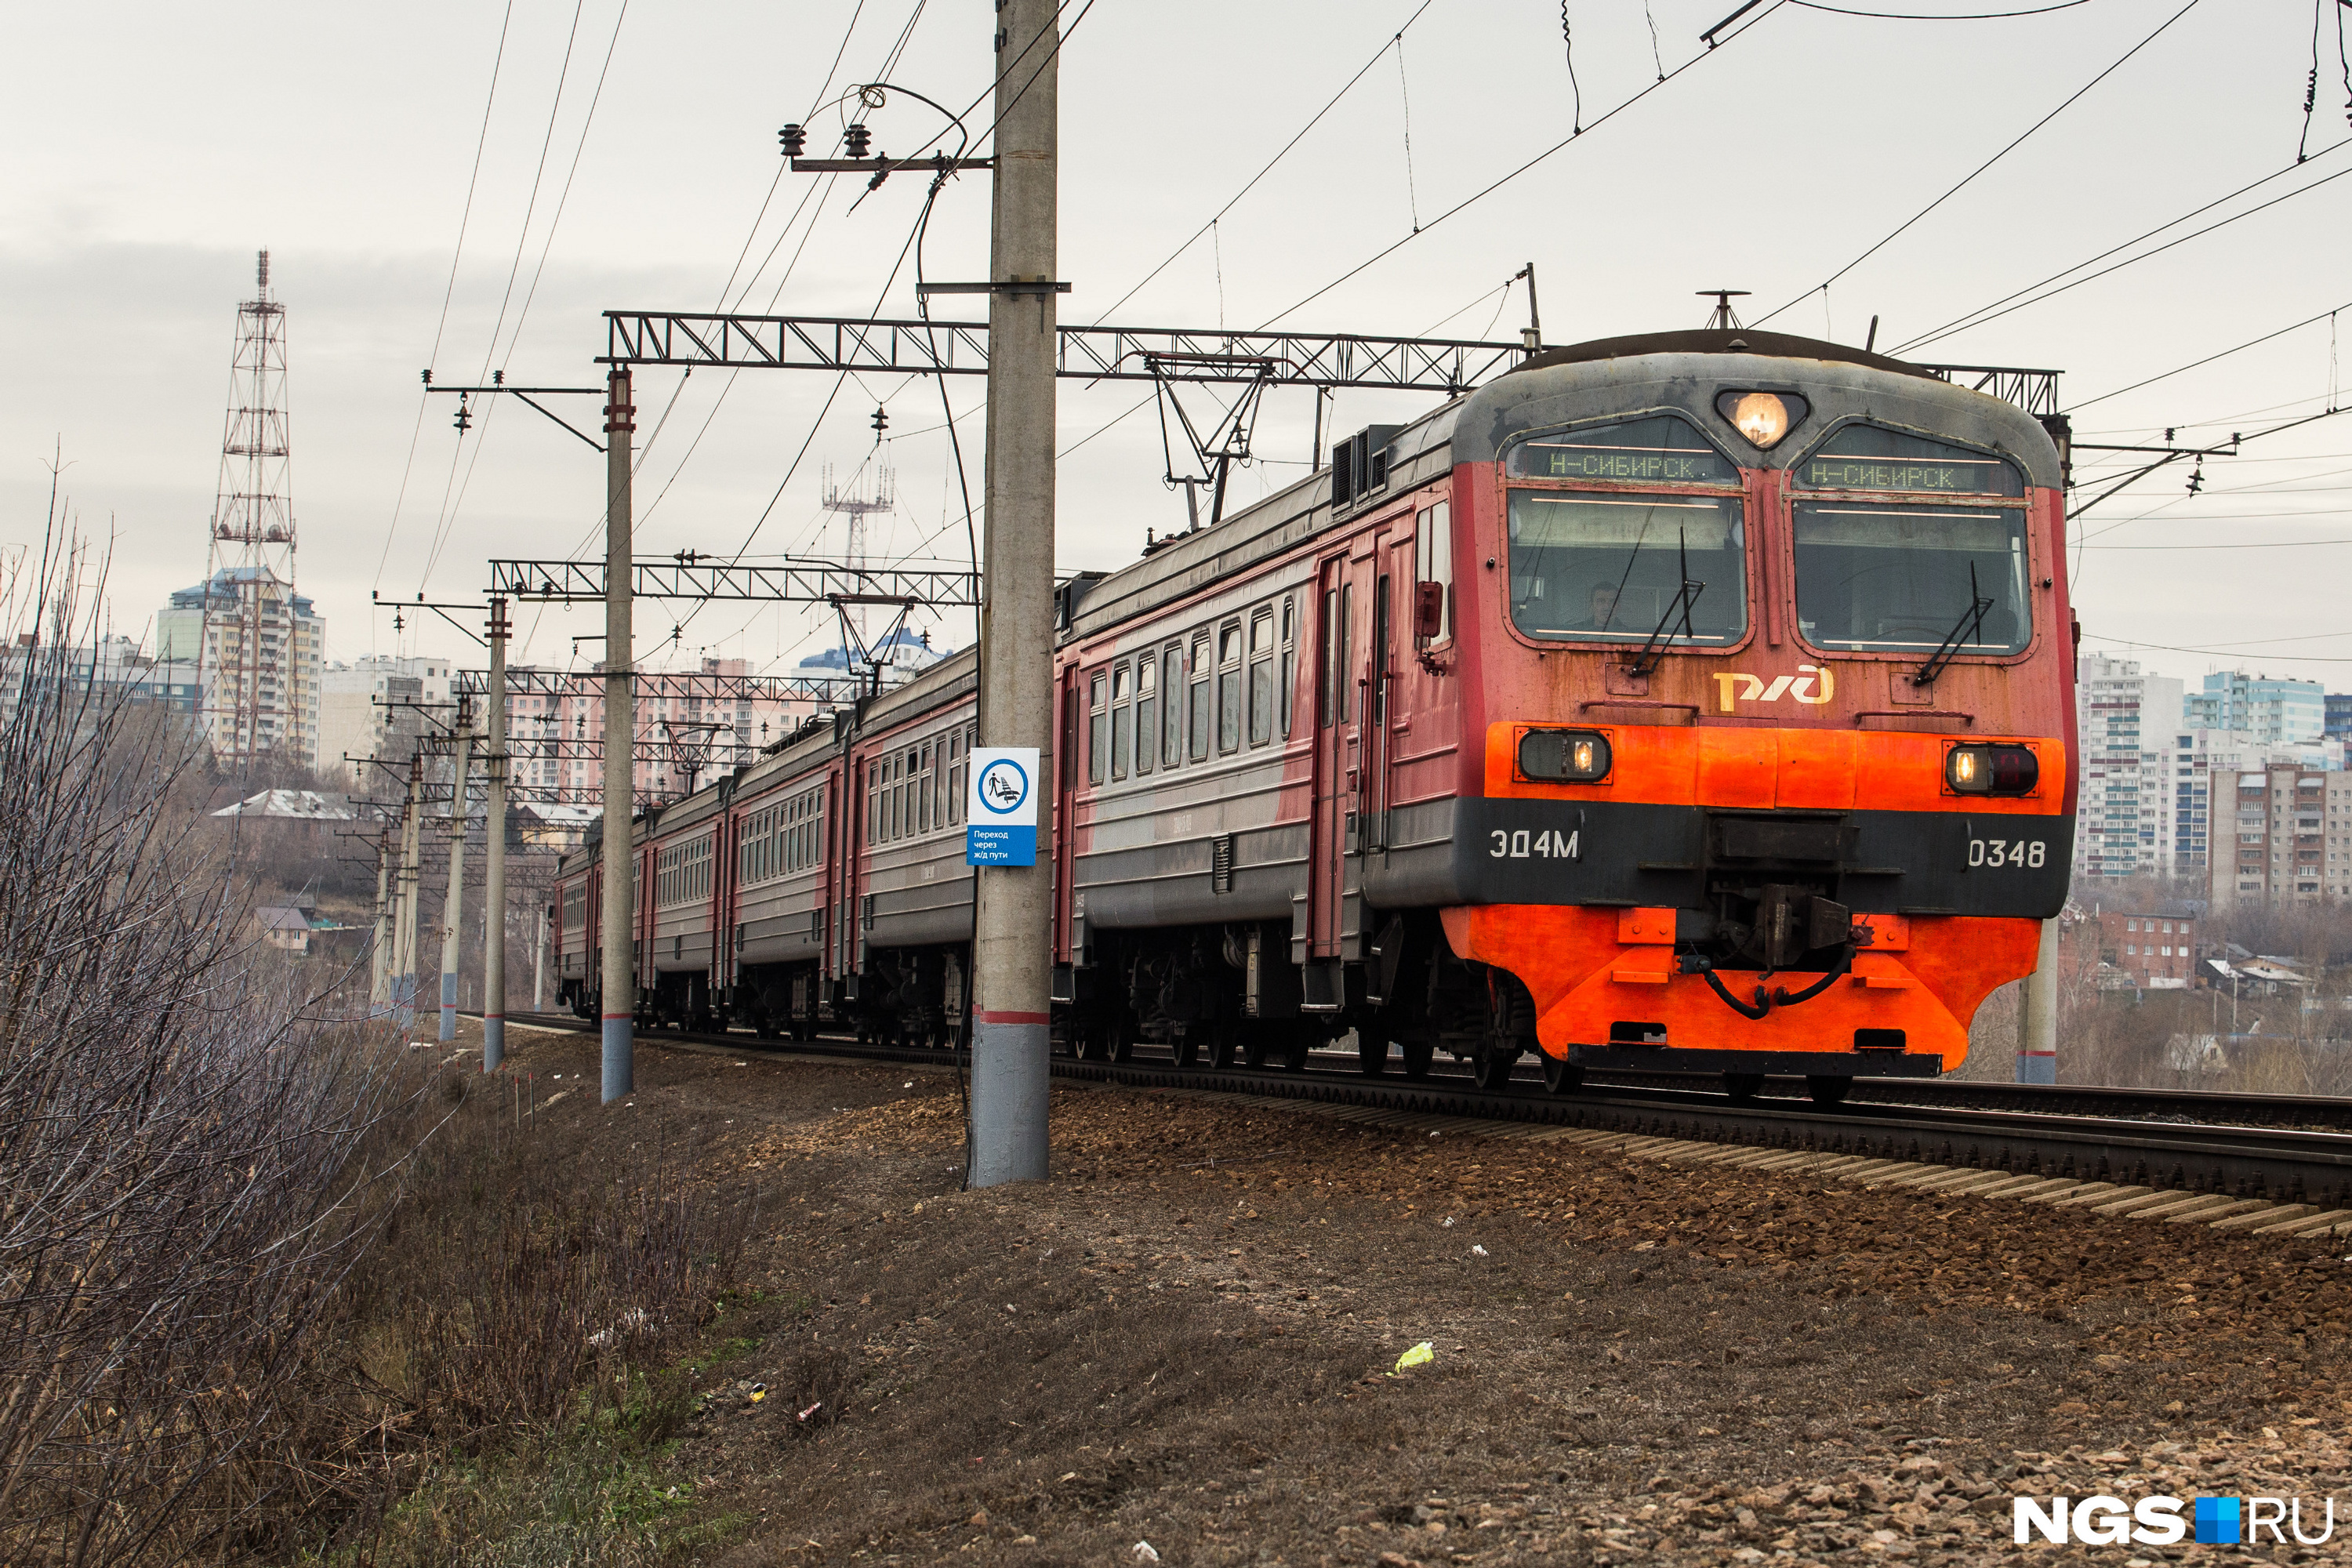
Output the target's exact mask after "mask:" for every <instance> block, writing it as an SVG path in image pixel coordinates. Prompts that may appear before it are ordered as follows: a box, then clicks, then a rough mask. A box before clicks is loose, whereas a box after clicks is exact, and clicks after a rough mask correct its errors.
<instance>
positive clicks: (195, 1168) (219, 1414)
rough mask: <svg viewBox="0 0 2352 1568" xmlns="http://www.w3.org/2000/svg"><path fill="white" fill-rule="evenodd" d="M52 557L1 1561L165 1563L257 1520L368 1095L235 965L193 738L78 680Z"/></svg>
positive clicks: (17, 1048)
mask: <svg viewBox="0 0 2352 1568" xmlns="http://www.w3.org/2000/svg"><path fill="white" fill-rule="evenodd" d="M78 566H79V553H78V552H77V551H76V550H75V548H74V547H73V545H72V543H71V542H69V541H66V542H52V543H51V545H49V546H48V547H47V548H46V549H45V550H44V552H42V554H41V555H40V557H39V558H37V560H36V561H34V562H32V563H29V564H28V567H27V571H26V574H24V575H22V576H20V578H19V583H20V584H21V585H22V587H23V589H24V598H23V599H22V600H20V601H19V613H18V615H17V616H16V617H15V619H16V625H15V626H14V627H13V628H11V629H12V630H15V631H16V632H18V633H20V634H21V633H24V632H26V631H30V632H32V633H33V634H34V636H35V638H36V640H35V641H34V642H33V643H32V644H30V645H26V644H24V643H22V642H21V640H20V644H19V647H18V649H17V657H16V661H15V662H14V664H13V665H12V666H11V667H10V668H9V670H8V679H9V680H10V682H11V684H12V685H13V686H14V688H15V689H14V690H13V691H11V692H10V693H9V694H8V695H9V697H10V699H11V704H12V705H11V706H10V707H9V708H8V710H7V717H6V719H5V723H0V1170H4V1171H5V1172H6V1179H5V1182H0V1559H5V1561H7V1562H10V1563H58V1564H67V1563H73V1564H79V1563H122V1562H127V1561H135V1560H138V1559H141V1558H152V1559H159V1560H160V1559H173V1560H177V1559H180V1558H184V1557H186V1556H188V1555H192V1554H196V1553H201V1552H214V1551H218V1550H222V1549H224V1548H227V1547H229V1546H230V1545H231V1544H232V1543H233V1542H235V1541H236V1539H237V1538H238V1537H239V1536H240V1535H241V1534H242V1533H244V1532H246V1531H249V1530H250V1529H251V1528H252V1526H253V1525H254V1523H255V1521H257V1520H258V1519H260V1518H262V1517H264V1516H265V1515H267V1514H268V1512H269V1510H271V1509H272V1507H273V1505H274V1503H273V1500H274V1499H275V1497H276V1495H277V1493H278V1491H279V1489H281V1486H282V1481H281V1480H280V1479H278V1476H277V1474H276V1470H275V1468H274V1467H273V1466H270V1465H268V1464H260V1463H253V1462H251V1461H252V1460H253V1459H254V1458H255V1457H256V1456H258V1455H260V1454H262V1453H264V1452H265V1451H267V1450H268V1449H270V1448H271V1447H273V1445H274V1444H275V1443H276V1442H277V1440H278V1437H279V1436H280V1435H281V1434H282V1433H283V1431H284V1430H285V1429H286V1428H287V1427H288V1426H289V1425H290V1424H291V1423H292V1422H293V1421H294V1419H295V1416H294V1411H295V1408H296V1406H297V1405H299V1398H300V1395H299V1383H300V1377H301V1373H302V1354H301V1347H302V1342H303V1337H304V1334H305V1331H306V1330H307V1329H308V1328H309V1327H310V1325H312V1324H313V1323H314V1322H315V1321H318V1319H319V1316H320V1313H321V1312H322V1311H323V1310H325V1309H326V1307H327V1306H328V1304H329V1303H330V1301H331V1299H332V1297H333V1293H334V1290H335V1287H336V1282H337V1280H338V1279H339V1277H340V1276H341V1274H342V1272H343V1271H344V1269H345V1268H347V1267H348V1266H349V1264H350V1262H351V1260H352V1258H354V1257H355V1256H356V1255H357V1253H358V1250H359V1248H360V1246H361V1244H362V1241H363V1239H364V1232H365V1226H366V1215H367V1211H368V1209H369V1207H370V1206H371V1199H372V1189H371V1186H370V1184H369V1183H368V1180H367V1167H366V1162H365V1161H364V1159H363V1158H362V1152H363V1150H364V1148H365V1146H366V1142H367V1140H368V1138H369V1136H370V1133H371V1131H372V1129H373V1127H374V1125H375V1124H376V1123H377V1121H379V1119H380V1118H381V1116H382V1115H383V1112H384V1111H385V1110H387V1109H388V1108H389V1106H390V1105H391V1103H392V1099H393V1079H392V1078H391V1077H390V1075H389V1074H387V1073H386V1072H385V1071H383V1070H382V1062H383V1058H382V1056H381V1055H380V1054H379V1053H377V1052H375V1051H373V1050H372V1049H371V1048H370V1046H369V1042H367V1041H366V1040H365V1039H363V1038H360V1037H356V1036H355V1034H354V1032H353V1031H351V1030H348V1029H336V1028H334V1027H333V1026H331V1025H329V1024H326V1023H322V1022H321V1021H319V1020H317V1019H316V1018H314V1017H312V1016H310V1013H309V1010H308V1009H307V1008H306V1007H305V1005H304V1000H305V999H304V998H303V997H302V996H300V995H299V994H292V993H290V992H289V991H288V990H287V989H285V988H284V986H283V985H282V984H280V985H278V986H275V987H273V986H271V985H269V984H267V983H266V982H265V981H264V980H263V979H262V978H261V976H262V975H263V974H265V973H268V971H266V970H264V969H262V968H261V967H259V966H257V965H256V964H254V963H251V962H249V957H250V955H249V953H248V952H247V949H246V947H245V946H244V942H245V941H246V938H245V936H244V931H245V923H246V915H247V902H246V900H245V899H244V898H243V897H241V895H240V891H239V883H240V870H239V867H238V864H237V858H236V853H235V847H234V844H233V842H232V843H231V844H230V845H229V846H227V847H226V853H225V852H224V847H223V846H222V844H221V843H220V841H219V839H218V837H217V836H216V835H215V834H214V833H213V832H211V831H209V830H208V828H207V826H206V823H205V818H204V817H203V816H202V815H201V812H200V810H199V809H198V807H199V805H200V802H201V796H202V794H203V790H202V788H201V787H200V786H201V784H202V783H203V780H202V776H201V775H202V771H203V767H204V763H203V762H202V753H201V750H200V748H199V746H198V745H197V743H196V742H194V738H193V737H192V736H191V735H189V733H188V732H187V731H186V730H185V729H184V727H182V726H176V725H174V724H173V723H171V722H170V721H169V717H168V716H167V715H163V714H162V713H160V712H159V711H158V710H154V709H152V708H144V707H138V706H132V705H130V704H128V703H126V702H125V701H124V700H122V698H121V695H120V694H119V693H117V692H113V691H110V690H109V689H105V688H102V687H98V686H94V685H93V684H92V683H91V682H90V681H89V679H87V678H86V677H78V675H77V671H76V668H75V663H74V658H73V649H74V647H75V645H76V643H77V642H78V641H82V640H87V641H89V642H95V640H96V636H97V632H98V630H99V627H98V625H97V617H96V616H95V614H93V613H88V612H87V610H86V605H88V603H89V601H83V603H82V605H78V604H77V602H76V600H75V597H74V592H73V589H72V586H71V584H72V580H73V578H74V576H75V575H76V572H75V570H74V568H76V567H78ZM26 602H29V603H30V604H31V605H34V606H36V607H37V608H36V612H35V614H34V615H32V616H27V615H25V614H23V613H22V605H23V604H24V603H26ZM28 622H29V623H31V624H30V625H28Z"/></svg>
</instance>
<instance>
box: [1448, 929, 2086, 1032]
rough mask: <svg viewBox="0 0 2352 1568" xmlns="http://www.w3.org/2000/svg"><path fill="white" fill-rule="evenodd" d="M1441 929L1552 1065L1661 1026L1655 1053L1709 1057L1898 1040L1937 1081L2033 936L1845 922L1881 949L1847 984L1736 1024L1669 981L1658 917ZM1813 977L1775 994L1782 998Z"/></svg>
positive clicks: (1666, 938) (1669, 960)
mask: <svg viewBox="0 0 2352 1568" xmlns="http://www.w3.org/2000/svg"><path fill="white" fill-rule="evenodd" d="M1856 918H1857V919H1859V920H1864V921H1872V923H1873V924H1874V926H1875V927H1876V928H1877V929H1878V930H1879V932H1880V936H1881V940H1880V941H1879V942H1876V943H1874V944H1873V945H1872V946H1871V947H1869V948H1865V949H1864V950H1863V951H1862V952H1858V953H1857V954H1856V955H1855V957H1854V963H1853V973H1852V974H1850V975H1847V976H1845V977H1844V978H1843V979H1841V980H1839V981H1838V982H1837V983H1836V984H1833V985H1832V986H1831V987H1830V988H1829V989H1828V990H1827V991H1824V992H1822V994H1820V995H1818V996H1816V997H1813V998H1812V999H1811V1000H1810V1001H1807V1002H1802V1003H1800V1004H1798V1005H1794V1006H1786V1007H1775V1008H1773V1009H1772V1010H1771V1012H1770V1013H1769V1014H1768V1015H1766V1016H1764V1017H1762V1018H1747V1017H1743V1016H1740V1015H1739V1014H1738V1013H1735V1012H1733V1011H1732V1010H1731V1009H1730V1008H1729V1007H1727V1006H1726V1005H1724V1003H1723V999H1722V998H1721V997H1719V996H1717V994H1715V991H1714V989H1713V987H1711V986H1709V985H1708V984H1707V983H1706V976H1704V975H1699V974H1683V973H1677V972H1676V971H1675V950H1674V911H1673V910H1615V909H1587V908H1582V907H1580V906H1578V905H1573V904H1475V905H1468V906H1465V907H1461V908H1457V909H1450V910H1445V911H1444V921H1445V935H1446V940H1447V941H1448V942H1451V943H1452V944H1453V948H1454V954H1455V956H1456V957H1459V958H1463V959H1466V960H1471V961H1474V962H1476V963H1490V964H1494V965H1495V966H1496V967H1498V968H1501V969H1506V970H1508V971H1509V972H1510V973H1513V974H1515V975H1517V977H1518V978H1519V980H1520V981H1521V982H1522V983H1523V984H1525V985H1526V986H1527V988H1528V993H1529V994H1531V995H1532V996H1533V997H1534V998H1535V1004H1536V1037H1537V1040H1538V1043H1539V1044H1541V1046H1542V1047H1543V1048H1544V1050H1545V1051H1546V1052H1547V1053H1548V1054H1549V1055H1551V1056H1554V1057H1559V1058H1565V1057H1566V1056H1567V1055H1568V1049H1569V1047H1570V1046H1578V1045H1586V1046H1601V1045H1607V1044H1609V1043H1610V1042H1611V1039H1612V1035H1611V1026H1612V1025H1617V1024H1645V1025H1651V1026H1664V1030H1665V1036H1666V1041H1665V1043H1666V1045H1667V1047H1669V1048H1674V1047H1683V1048H1695V1049H1705V1050H1716V1051H1723V1050H1734V1051H1737V1050H1748V1051H1774V1052H1823V1051H1851V1050H1853V1040H1854V1031H1855V1030H1857V1029H1874V1030H1876V1029H1900V1030H1901V1031H1903V1036H1904V1048H1905V1050H1906V1053H1908V1054H1912V1055H1926V1054H1928V1053H1933V1054H1934V1055H1936V1056H1938V1057H1940V1058H1943V1070H1945V1071H1946V1072H1949V1071H1951V1070H1952V1069H1953V1068H1957V1067H1958V1066H1959V1065H1960V1063H1961V1062H1962V1061H1963V1060H1964V1059H1965V1058H1967V1056H1968V1054H1969V1020H1970V1019H1972V1018H1974V1017H1975V1016H1976V1011H1977V1008H1978V1006H1979V1005H1980V1004H1982V1002H1983V1001H1984V999H1985V997H1986V996H1987V995H1988V994H1990V993H1991V992H1992V990H1993V988H1994V987H1995V986H1998V985H2002V984H2007V983H2008V982H2010V981H2012V980H2018V979H2021V978H2023V977H2024V976H2025V975H2027V974H2028V973H2032V969H2033V964H2034V958H2035V952H2036V948H2037V946H2038V945H2039V942H2040V940H2041V934H2042V933H2041V922H2040V921H2034V920H2015V919H1995V918H1989V917H1981V916H1958V915H1914V916H1910V917H1907V918H1906V917H1899V916H1883V915H1882V916H1877V917H1871V916H1867V915H1864V916H1857V917H1856ZM1721 978H1722V979H1723V981H1724V983H1725V984H1726V985H1727V986H1728V987H1729V988H1730V989H1731V991H1732V993H1733V994H1735V995H1738V996H1739V997H1740V998H1741V999H1742V1000H1745V999H1746V998H1747V996H1748V994H1750V993H1752V992H1753V990H1754V988H1755V977H1754V976H1753V975H1752V974H1748V973H1742V972H1736V971H1728V970H1727V971H1725V972H1723V973H1722V976H1721ZM1816 978H1818V977H1817V976H1813V975H1807V974H1801V973H1792V974H1790V975H1787V976H1785V977H1784V978H1782V979H1781V980H1780V981H1779V982H1777V984H1780V985H1782V986H1785V987H1786V988H1787V989H1789V990H1791V991H1794V990H1799V989H1801V988H1802V987H1804V986H1806V985H1809V984H1811V983H1812V981H1813V980H1814V979H1816ZM1618 1038H1619V1039H1620V1040H1622V1038H1623V1037H1622V1036H1620V1037H1618Z"/></svg>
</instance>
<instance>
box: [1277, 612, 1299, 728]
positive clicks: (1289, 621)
mask: <svg viewBox="0 0 2352 1568" xmlns="http://www.w3.org/2000/svg"><path fill="white" fill-rule="evenodd" d="M1275 679H1276V682H1277V684H1276V688H1275V693H1276V700H1278V701H1279V702H1280V703H1281V705H1282V738H1283V739H1284V740H1286V741H1287V740H1288V739H1290V709H1291V689H1292V688H1293V687H1294V686H1296V685H1297V683H1298V603H1297V600H1295V599H1292V598H1288V597H1286V598H1285V599H1284V600H1283V601H1282V668H1281V671H1280V672H1279V673H1278V674H1277V675H1276V678H1275Z"/></svg>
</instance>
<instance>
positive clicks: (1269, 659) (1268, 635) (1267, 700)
mask: <svg viewBox="0 0 2352 1568" xmlns="http://www.w3.org/2000/svg"><path fill="white" fill-rule="evenodd" d="M1273 739H1274V607H1273V606H1272V605H1267V606H1266V607H1265V609H1262V610H1260V611H1258V612H1257V613H1256V614H1255V615H1253V616H1250V627H1249V743H1250V744H1251V745H1253V746H1263V745H1265V743H1266V742H1268V741H1271V740H1273Z"/></svg>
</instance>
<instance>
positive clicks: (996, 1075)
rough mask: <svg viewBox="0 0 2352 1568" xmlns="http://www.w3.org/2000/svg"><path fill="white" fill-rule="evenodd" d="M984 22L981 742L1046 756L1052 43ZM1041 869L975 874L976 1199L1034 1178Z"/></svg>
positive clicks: (1042, 1150)
mask: <svg viewBox="0 0 2352 1568" xmlns="http://www.w3.org/2000/svg"><path fill="white" fill-rule="evenodd" d="M996 15H997V20H998V22H999V24H1000V26H999V28H998V31H997V33H996V115H997V121H996V148H995V152H996V182H995V199H994V203H993V209H992V215H991V216H992V224H993V234H992V242H991V246H990V257H989V280H990V282H991V283H992V285H993V288H992V292H991V293H990V295H989V305H988V480H987V497H988V500H987V509H988V510H987V518H988V534H987V540H986V542H985V544H984V545H983V547H982V565H981V574H982V608H981V630H980V743H981V744H982V746H1034V747H1037V748H1039V750H1040V752H1050V751H1051V749H1052V744H1053V740H1052V730H1053V719H1054V350H1055V336H1056V331H1055V326H1056V323H1055V314H1056V313H1055V294H1054V291H1053V283H1054V280H1055V278H1054V274H1055V267H1056V265H1057V261H1056V254H1055V252H1056V226H1057V223H1058V211H1057V205H1058V189H1057V186H1058V181H1059V169H1058V149H1057V146H1056V127H1057V122H1058V119H1059V113H1060V106H1059V91H1058V80H1059V73H1060V58H1059V56H1060V53H1061V37H1060V32H1059V27H1058V24H1057V22H1056V19H1055V3H1054V0H1001V4H1000V5H999V6H998V8H997V13H996ZM1013 284H1029V285H1034V288H1033V289H1030V290H1028V291H1024V292H1013V291H1012V290H1011V289H1008V287H1007V286H1008V285H1013ZM1063 760H1064V759H1061V758H1055V759H1054V764H1058V763H1062V762H1063ZM1054 764H1048V766H1049V767H1050V766H1052V765H1054ZM1046 776H1047V777H1050V776H1051V775H1050V773H1047V774H1046ZM1039 784H1040V787H1042V786H1043V784H1044V779H1042V778H1041V779H1040V781H1039ZM1047 798H1049V799H1050V798H1052V796H1051V795H1048V797H1047ZM1041 837H1043V836H1041ZM1052 866H1053V857H1052V855H1051V853H1050V850H1049V851H1048V852H1047V853H1045V854H1043V855H1041V856H1040V857H1039V859H1038V863H1037V864H1036V865H1034V866H982V867H980V868H977V869H976V870H975V871H974V872H973V875H974V876H975V877H977V878H978V879H979V884H978V887H977V889H975V894H974V905H975V907H974V911H973V929H972V981H973V984H972V1036H973V1038H972V1068H971V1074H972V1077H971V1125H972V1156H971V1171H970V1172H969V1173H967V1175H968V1178H969V1180H970V1182H971V1185H973V1186H975V1187H985V1186H994V1185H996V1184H1000V1183H1003V1182H1023V1181H1043V1180H1044V1179H1045V1175H1046V1155H1047V1141H1046V1129H1045V1106H1046V1091H1047V1088H1048V1085H1049V1078H1048V1074H1049V1071H1050V1061H1049V1053H1048V1046H1047V1042H1046V1034H1045V1028H1046V1023H1047V1009H1048V1001H1047V998H1048V995H1049V993H1050V989H1051V983H1052V973H1051V972H1052V948H1051V942H1050V937H1049V932H1050V931H1051V929H1052V920H1053V898H1052V889H1053V882H1052V877H1053V870H1052Z"/></svg>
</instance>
